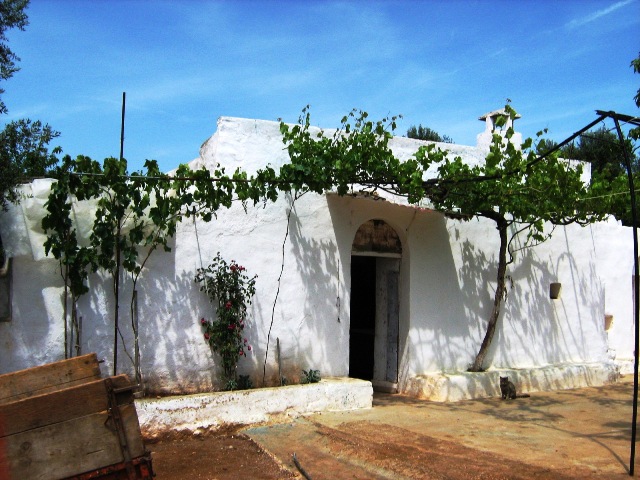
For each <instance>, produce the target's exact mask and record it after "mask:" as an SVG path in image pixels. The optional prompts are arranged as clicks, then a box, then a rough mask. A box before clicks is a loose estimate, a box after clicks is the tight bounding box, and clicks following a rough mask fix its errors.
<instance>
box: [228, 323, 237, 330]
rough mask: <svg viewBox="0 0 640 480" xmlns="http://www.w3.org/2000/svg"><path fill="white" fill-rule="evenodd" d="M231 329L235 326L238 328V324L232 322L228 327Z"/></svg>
mask: <svg viewBox="0 0 640 480" xmlns="http://www.w3.org/2000/svg"><path fill="white" fill-rule="evenodd" d="M227 328H228V329H229V330H233V329H234V328H236V324H235V323H230V324H229V326H228V327H227Z"/></svg>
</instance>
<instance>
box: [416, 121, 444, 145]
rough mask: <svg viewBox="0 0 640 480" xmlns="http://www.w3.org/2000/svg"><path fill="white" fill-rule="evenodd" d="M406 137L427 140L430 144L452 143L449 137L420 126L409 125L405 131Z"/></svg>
mask: <svg viewBox="0 0 640 480" xmlns="http://www.w3.org/2000/svg"><path fill="white" fill-rule="evenodd" d="M407 137H409V138H417V139H418V140H428V141H431V142H441V143H453V140H452V139H451V137H449V136H447V135H440V134H439V133H438V132H436V131H435V130H431V129H430V128H429V127H423V126H422V125H418V126H417V127H416V126H415V125H411V126H410V127H409V129H408V130H407Z"/></svg>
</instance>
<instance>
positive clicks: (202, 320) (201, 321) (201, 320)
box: [200, 317, 207, 325]
mask: <svg viewBox="0 0 640 480" xmlns="http://www.w3.org/2000/svg"><path fill="white" fill-rule="evenodd" d="M200 323H201V324H202V325H206V324H207V321H206V320H205V319H204V317H202V318H201V319H200Z"/></svg>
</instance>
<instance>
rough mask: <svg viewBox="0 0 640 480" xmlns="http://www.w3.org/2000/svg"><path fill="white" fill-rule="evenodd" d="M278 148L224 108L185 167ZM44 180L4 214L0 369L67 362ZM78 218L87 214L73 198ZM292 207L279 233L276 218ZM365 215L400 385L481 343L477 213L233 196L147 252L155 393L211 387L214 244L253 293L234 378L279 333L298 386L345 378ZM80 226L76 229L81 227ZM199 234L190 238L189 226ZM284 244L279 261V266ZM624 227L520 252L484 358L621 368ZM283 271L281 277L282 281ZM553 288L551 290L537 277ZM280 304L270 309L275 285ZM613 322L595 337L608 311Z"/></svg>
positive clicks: (486, 306) (516, 364)
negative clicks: (383, 282)
mask: <svg viewBox="0 0 640 480" xmlns="http://www.w3.org/2000/svg"><path fill="white" fill-rule="evenodd" d="M420 144H421V142H419V141H417V140H412V139H406V138H395V139H393V141H392V148H393V149H394V152H395V153H396V155H397V156H398V157H399V158H401V159H402V158H408V157H410V156H411V154H412V153H413V152H414V151H415V150H416V149H417V148H418V146H419V145H420ZM445 147H446V148H448V149H450V150H451V151H452V153H453V154H456V155H461V156H463V157H464V158H465V159H466V160H467V161H469V162H472V163H476V162H481V161H482V160H483V158H484V155H485V153H486V152H485V150H483V149H482V148H476V147H466V146H459V145H445ZM287 159H288V158H287V154H286V151H285V150H284V149H283V144H282V141H281V137H280V134H279V129H278V124H277V123H276V122H265V121H258V120H245V119H235V118H221V119H220V120H219V122H218V128H217V131H216V133H215V134H214V135H213V136H212V137H211V138H210V139H209V140H208V141H207V142H205V143H204V144H203V146H202V150H201V156H200V158H198V159H196V160H194V161H193V162H192V166H193V167H194V168H198V167H199V166H202V165H205V166H207V167H208V168H215V167H216V165H217V164H218V163H219V164H221V165H222V166H224V167H225V168H226V169H227V172H232V171H234V170H235V168H236V167H241V168H243V169H244V170H246V171H248V172H249V173H251V172H253V171H255V170H257V169H258V168H262V167H264V166H265V165H267V164H271V165H272V166H274V168H277V167H278V166H279V165H280V164H282V162H284V161H286V160H287ZM48 185H49V184H48V183H47V181H38V182H36V183H34V184H32V185H28V186H25V193H26V194H28V195H29V196H32V198H27V199H26V200H25V201H24V202H23V203H22V204H21V205H20V206H17V207H16V206H13V207H11V209H10V211H9V212H5V213H0V233H1V234H2V238H3V241H4V244H5V247H6V249H7V251H8V253H9V255H10V256H12V257H14V264H13V273H12V275H13V297H12V302H13V318H12V321H10V322H5V323H0V373H5V372H10V371H14V370H17V369H21V368H27V367H30V366H34V365H38V364H42V363H45V362H47V361H53V360H58V359H60V358H62V357H63V347H62V345H63V327H62V295H63V284H62V280H61V277H60V273H59V269H58V265H57V262H56V261H54V260H52V259H48V258H44V256H43V252H42V242H43V237H42V235H41V232H40V230H39V222H40V218H41V216H42V213H43V212H42V211H41V206H42V204H43V202H44V201H46V195H47V191H48ZM76 208H77V212H78V218H85V217H86V216H87V211H89V212H90V209H89V208H87V207H86V206H84V205H76ZM290 209H292V213H291V217H290V224H289V236H288V238H287V240H286V243H285V233H286V231H287V215H288V212H289V210H290ZM370 219H381V220H384V221H385V222H387V223H388V224H389V225H390V226H391V227H393V228H394V229H395V231H396V232H397V234H398V237H399V238H400V240H401V242H402V247H403V251H402V258H401V259H400V270H399V282H400V294H399V296H400V298H399V305H400V313H399V315H400V319H399V380H400V385H401V387H402V385H407V384H408V383H409V380H410V379H411V378H414V377H416V376H418V375H422V374H425V373H429V372H455V371H461V370H465V369H466V368H467V366H468V365H469V364H470V363H471V361H472V360H473V357H474V356H475V353H476V352H477V349H478V347H479V345H480V343H481V341H482V337H483V335H484V331H485V325H486V319H487V318H488V315H489V312H490V309H491V306H492V302H493V290H494V288H495V276H496V265H497V260H496V252H497V250H498V236H497V232H496V230H495V227H494V226H493V224H492V223H491V222H489V221H482V220H480V221H479V220H472V221H469V222H460V221H457V220H452V219H447V218H445V217H444V216H442V215H441V214H439V213H436V212H433V211H430V210H428V209H427V208H414V207H411V206H408V205H406V204H404V200H402V199H394V198H388V199H387V200H374V199H372V198H363V197H354V196H345V197H339V196H337V195H335V194H327V195H317V194H312V193H308V194H306V195H304V196H302V197H301V198H299V199H298V200H296V201H295V203H293V204H292V200H291V198H290V197H289V196H281V197H280V199H279V200H278V201H277V202H275V203H266V204H264V205H263V204H259V205H257V206H255V207H253V206H250V207H249V208H248V209H247V212H246V213H245V211H244V210H243V208H242V206H240V205H234V206H233V207H232V208H231V209H229V210H221V211H219V212H218V217H217V218H216V219H214V220H213V221H211V222H210V223H205V222H203V221H197V223H194V221H193V220H192V219H186V220H185V221H184V222H183V223H182V224H180V225H179V228H178V231H177V234H176V237H175V242H174V245H173V248H172V251H171V252H170V253H164V252H160V251H158V252H154V253H153V255H152V256H151V260H150V261H149V263H148V264H147V266H146V270H145V271H144V272H143V274H142V276H141V278H140V280H139V283H138V292H139V293H138V302H139V315H140V339H141V356H142V372H143V375H144V381H145V384H146V386H147V388H148V389H149V390H150V391H153V392H171V393H191V392H198V391H208V390H211V389H215V388H216V387H218V386H219V385H218V384H217V378H218V371H217V370H216V368H217V367H216V366H217V360H216V357H215V356H214V355H212V353H211V352H210V350H209V348H208V347H207V345H206V344H205V342H204V340H203V337H202V330H201V327H200V324H199V319H200V318H201V317H203V316H204V317H208V318H210V317H211V315H212V314H213V310H212V306H211V305H210V304H209V302H208V300H207V298H206V296H205V295H204V294H203V293H202V292H200V291H199V290H198V285H197V284H196V283H194V281H193V277H194V274H195V270H196V269H197V268H198V267H200V266H202V265H204V266H206V265H207V264H208V263H209V262H210V261H211V259H212V257H214V256H215V255H216V253H217V252H218V251H219V252H221V254H222V255H223V257H224V258H225V259H227V260H231V259H233V260H236V261H237V262H238V263H239V264H241V265H244V266H245V267H246V268H247V269H248V273H249V274H250V275H253V274H257V275H258V279H257V283H256V287H257V291H256V296H255V299H254V303H253V306H252V311H251V319H250V321H249V322H248V328H247V329H246V333H247V337H248V339H249V342H250V344H251V345H252V347H253V350H252V354H251V355H250V356H249V357H248V358H246V359H242V360H241V361H240V367H239V368H240V373H243V374H250V375H251V376H252V378H253V382H254V384H256V385H261V384H262V377H263V362H264V355H265V350H266V346H267V336H268V335H269V328H270V325H271V324H272V323H273V324H272V330H271V334H270V339H269V358H268V362H267V366H266V378H267V383H270V384H273V383H274V382H275V380H276V379H277V374H278V368H277V363H276V356H275V350H276V339H279V341H280V347H281V359H282V368H283V374H284V375H285V376H286V377H287V378H289V379H290V380H291V381H295V380H297V377H298V376H299V374H300V371H301V370H302V369H309V368H313V369H319V370H320V371H321V374H322V375H323V376H346V375H348V373H349V319H350V291H351V284H352V282H354V281H358V279H352V278H351V270H350V265H351V246H352V242H353V239H354V236H355V233H356V231H357V230H358V228H359V227H360V225H362V224H363V223H364V222H366V221H368V220H370ZM85 225H86V224H85ZM196 232H197V234H196ZM283 251H284V263H283ZM632 260H633V249H632V245H631V231H630V229H628V228H625V227H621V226H619V225H618V224H617V223H616V222H614V221H610V222H606V223H602V224H597V225H593V226H590V227H586V228H581V227H578V226H570V227H566V228H560V227H559V228H557V229H556V232H555V234H554V236H553V238H552V239H551V240H550V241H548V242H547V243H545V244H543V245H542V246H539V247H536V248H535V249H533V250H527V251H524V252H522V253H519V254H518V258H517V261H516V263H515V264H514V265H512V266H510V269H509V272H508V273H509V275H511V278H512V284H511V288H510V289H509V293H508V297H507V300H506V302H505V304H504V307H503V313H502V315H501V320H500V325H499V328H498V331H497V333H496V336H495V337H494V341H493V344H492V347H491V351H490V353H489V356H488V363H490V364H491V365H492V366H493V367H494V368H532V367H543V366H547V365H556V364H583V363H593V362H600V363H605V362H609V361H610V360H611V359H615V360H617V361H621V362H623V363H624V362H628V361H629V360H630V359H631V358H632V352H633V338H632V322H631V314H632V302H631V300H632V296H631V275H632ZM281 269H282V278H281V282H280V284H278V281H277V280H278V277H279V275H280V272H281ZM551 282H561V283H562V295H561V298H560V299H558V300H551V299H550V298H549V284H550V283H551ZM90 283H91V293H90V294H88V295H85V296H84V297H83V298H82V299H81V300H80V302H79V306H78V308H79V315H80V316H81V317H82V340H83V345H82V351H83V352H85V353H86V352H89V351H95V352H97V353H98V355H99V357H100V358H102V359H104V361H105V362H104V364H103V368H104V370H105V373H110V372H111V371H112V370H113V365H112V361H113V360H112V357H113V352H112V343H113V308H114V300H113V295H112V294H111V284H110V280H109V279H108V278H104V277H103V276H100V275H92V276H91V278H90ZM131 288H132V287H131V281H130V280H129V279H126V278H123V281H122V292H121V299H120V324H121V328H122V333H123V336H124V343H122V342H121V343H120V346H119V362H118V363H119V365H118V371H119V372H125V373H132V372H133V369H132V365H131V361H130V360H129V358H128V357H127V354H126V353H125V349H124V346H126V350H127V351H128V352H129V354H132V345H133V341H132V336H131V328H130V325H129V323H130V316H129V301H130V298H131ZM278 289H279V293H278V301H277V303H276V304H275V307H274V301H275V298H276V292H278ZM605 313H606V314H611V315H613V316H614V323H613V326H612V328H611V329H610V330H609V331H608V332H605V330H604V315H605Z"/></svg>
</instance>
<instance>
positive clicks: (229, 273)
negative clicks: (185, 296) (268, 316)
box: [195, 252, 257, 390]
mask: <svg viewBox="0 0 640 480" xmlns="http://www.w3.org/2000/svg"><path fill="white" fill-rule="evenodd" d="M256 278H257V275H254V276H253V277H249V276H248V275H247V274H246V269H245V267H243V266H242V265H239V264H237V263H236V262H235V261H234V260H231V262H227V261H226V260H225V259H224V258H222V257H221V256H220V252H218V254H217V255H216V256H215V257H214V258H213V260H212V262H211V264H209V266H207V267H206V268H199V269H198V270H197V273H196V276H195V281H196V282H197V283H200V284H201V285H200V290H201V291H203V292H205V293H206V294H207V296H208V297H209V300H210V301H211V303H213V304H214V305H215V316H214V317H213V318H212V319H210V320H207V319H205V318H204V317H203V318H201V319H200V324H201V326H202V327H203V328H204V330H205V332H204V339H205V341H206V342H207V343H208V344H209V346H210V347H211V348H212V349H213V351H214V352H216V353H218V354H219V355H220V358H221V359H222V369H223V372H224V382H225V389H226V390H236V389H237V388H238V377H237V372H236V368H237V365H238V360H239V359H240V357H242V356H245V357H246V356H247V351H249V352H250V351H251V345H249V344H248V340H247V338H246V337H245V336H244V329H245V327H246V324H247V321H248V318H247V314H248V312H247V308H248V307H249V306H250V305H251V301H252V298H253V296H254V295H255V293H256V288H255V283H256Z"/></svg>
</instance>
